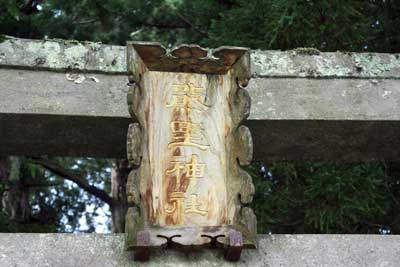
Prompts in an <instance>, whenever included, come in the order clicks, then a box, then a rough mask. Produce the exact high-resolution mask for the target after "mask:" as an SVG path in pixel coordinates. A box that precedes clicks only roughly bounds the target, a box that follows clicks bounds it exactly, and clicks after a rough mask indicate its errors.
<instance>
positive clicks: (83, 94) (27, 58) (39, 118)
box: [0, 38, 400, 160]
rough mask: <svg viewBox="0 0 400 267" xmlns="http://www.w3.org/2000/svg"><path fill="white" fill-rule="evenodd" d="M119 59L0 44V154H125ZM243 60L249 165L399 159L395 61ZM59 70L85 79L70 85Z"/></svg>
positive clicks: (314, 54)
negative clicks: (246, 64)
mask: <svg viewBox="0 0 400 267" xmlns="http://www.w3.org/2000/svg"><path fill="white" fill-rule="evenodd" d="M55 51H56V52H55ZM125 52H126V51H125V47H120V46H108V45H99V44H94V43H85V44H80V43H77V42H70V41H63V40H59V41H57V40H47V41H36V40H24V39H17V38H14V39H10V40H6V41H4V42H2V43H0V154H10V153H11V154H19V155H21V154H49V155H60V156H98V157H124V156H125V155H126V148H125V143H124V142H125V138H126V130H127V128H128V125H129V123H130V122H132V121H131V120H130V119H129V117H130V116H129V112H128V109H127V104H126V94H127V91H128V87H129V86H127V82H128V80H127V77H126V59H125ZM251 56H252V69H253V75H255V76H256V78H253V79H252V80H251V81H250V83H249V85H248V87H247V89H248V90H247V91H248V93H249V94H250V97H251V102H252V110H251V113H250V116H249V120H248V121H247V122H246V124H247V125H248V126H249V128H250V130H251V132H252V133H253V140H254V143H255V146H254V159H255V160H271V159H315V160H318V159H326V160H328V159H335V160H336V159H338V160H370V159H386V160H398V158H399V157H400V150H396V149H393V148H394V147H398V146H399V145H400V136H399V135H400V134H399V133H400V131H399V129H400V122H399V121H400V108H399V107H400V79H399V78H400V69H399V68H400V67H399V66H400V63H399V58H398V55H396V54H371V55H370V54H346V53H318V51H315V50H307V49H301V50H296V51H288V52H280V51H253V52H252V55H251ZM41 57H44V58H45V60H44V61H43V60H36V59H37V58H41ZM115 58H117V61H116V62H117V63H116V65H113V60H114V59H115ZM42 62H44V63H42ZM46 62H47V63H46ZM38 63H40V64H38ZM75 63H76V64H75ZM37 70H42V71H37ZM43 70H51V71H43ZM60 71H64V72H68V73H69V71H74V72H80V74H79V75H84V76H85V77H86V78H85V79H84V80H83V81H82V80H81V81H82V82H80V81H79V80H78V82H80V83H76V82H77V81H76V80H69V78H70V77H69V76H68V77H67V75H66V74H65V73H60ZM101 72H102V73H103V74H99V73H101ZM94 73H95V74H94ZM106 73H108V74H110V73H111V74H113V75H106ZM299 77H300V78H299ZM316 78H317V79H316ZM324 78H329V79H324ZM240 80H241V81H240V83H241V84H245V83H246V80H247V79H246V77H243V79H240ZM240 92H246V91H240ZM244 97H245V96H244ZM242 103H244V102H242ZM236 119H237V120H241V119H242V118H236Z"/></svg>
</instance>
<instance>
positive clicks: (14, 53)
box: [0, 38, 126, 73]
mask: <svg viewBox="0 0 400 267" xmlns="http://www.w3.org/2000/svg"><path fill="white" fill-rule="evenodd" d="M0 67H6V68H10V67H14V68H28V69H42V70H43V69H44V70H52V71H72V70H73V71H83V72H107V73H126V50H125V47H124V46H115V45H104V44H101V43H93V42H78V41H74V40H60V39H48V40H30V39H19V38H8V39H6V40H5V41H3V42H0Z"/></svg>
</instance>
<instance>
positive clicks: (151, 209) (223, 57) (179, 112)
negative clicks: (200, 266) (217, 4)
mask: <svg viewBox="0 0 400 267" xmlns="http://www.w3.org/2000/svg"><path fill="white" fill-rule="evenodd" d="M127 53H128V56H127V58H128V75H129V81H130V83H131V86H130V89H129V92H128V98H127V100H128V105H129V111H130V114H131V115H132V117H133V118H135V121H137V122H134V123H132V124H131V125H130V127H129V130H128V135H127V152H128V159H129V161H130V163H131V165H132V166H133V170H132V172H131V173H130V175H129V178H128V182H127V196H128V205H129V208H128V212H127V217H126V236H127V237H126V247H127V249H128V250H133V255H134V258H135V259H136V260H148V259H149V255H150V254H149V253H150V250H151V249H155V248H162V247H165V246H167V247H174V248H178V249H184V250H185V251H187V250H188V249H196V248H202V247H220V248H224V250H225V257H226V259H227V260H232V261H235V260H238V259H239V258H240V253H241V250H242V248H255V247H256V240H255V235H256V218H255V215H254V212H253V211H252V209H251V208H249V207H248V205H249V203H251V201H252V199H253V195H254V185H253V183H252V178H251V176H250V175H249V174H248V173H247V172H246V171H245V170H244V169H243V166H246V165H248V164H250V162H251V159H252V153H253V142H252V139H251V134H250V131H249V129H248V128H247V127H246V126H244V125H243V121H244V120H245V119H246V118H247V117H248V116H249V112H250V97H249V95H248V93H247V91H246V89H245V87H246V86H247V84H248V81H249V79H250V56H249V51H248V49H246V48H241V47H228V46H225V47H220V48H217V49H204V48H202V47H200V46H198V45H180V46H178V47H176V48H173V49H171V50H167V49H165V48H164V47H163V46H162V45H160V44H159V43H145V42H129V43H128V48H127Z"/></svg>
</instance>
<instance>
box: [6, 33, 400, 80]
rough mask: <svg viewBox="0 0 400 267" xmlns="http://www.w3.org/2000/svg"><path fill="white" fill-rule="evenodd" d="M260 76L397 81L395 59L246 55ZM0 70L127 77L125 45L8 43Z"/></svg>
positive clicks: (309, 52)
mask: <svg viewBox="0 0 400 267" xmlns="http://www.w3.org/2000/svg"><path fill="white" fill-rule="evenodd" d="M251 62H252V72H253V75H255V76H260V77H317V78H323V77H344V78H346V77H347V78H351V77H364V78H370V77H372V78H400V55H399V54H382V53H343V52H336V53H319V51H318V50H315V49H307V48H303V49H295V50H291V51H260V50H253V51H252V53H251ZM0 67H6V68H9V67H15V68H28V69H51V70H54V71H65V70H74V71H83V72H88V71H90V72H107V73H126V71H127V70H126V51H125V47H124V46H113V45H104V44H100V43H93V42H77V41H73V40H55V39H49V40H29V39H19V38H9V39H6V40H5V41H3V42H1V43H0Z"/></svg>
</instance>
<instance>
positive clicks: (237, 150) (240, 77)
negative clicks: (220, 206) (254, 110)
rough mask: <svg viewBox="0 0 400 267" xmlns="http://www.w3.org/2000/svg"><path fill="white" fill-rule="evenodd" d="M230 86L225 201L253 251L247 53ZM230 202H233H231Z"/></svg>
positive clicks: (253, 233)
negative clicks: (228, 171)
mask: <svg viewBox="0 0 400 267" xmlns="http://www.w3.org/2000/svg"><path fill="white" fill-rule="evenodd" d="M231 75H232V77H231V79H232V83H233V84H234V85H235V86H232V88H231V91H230V93H229V105H230V110H231V118H232V123H233V129H232V134H231V137H230V138H231V142H229V143H231V144H232V145H231V146H232V147H231V148H230V161H231V162H230V164H231V165H230V166H231V169H232V173H234V174H235V175H232V177H229V179H231V181H229V183H228V186H229V189H228V192H229V193H230V194H231V195H229V196H228V197H229V198H230V199H231V200H230V201H233V203H234V205H235V206H236V213H235V219H234V226H235V227H236V228H237V229H238V231H240V232H241V233H242V234H243V239H244V240H245V241H244V242H245V243H250V244H252V245H253V247H254V248H255V247H256V246H257V244H256V235H257V220H256V216H255V214H254V212H253V210H252V209H251V208H250V207H248V206H249V205H250V204H251V202H252V201H253V196H254V194H255V187H254V184H253V181H252V177H251V175H250V174H248V173H247V172H246V171H245V170H244V169H243V168H242V167H245V166H248V165H249V164H250V163H251V161H252V158H253V140H252V137H251V133H250V130H249V128H248V127H247V126H245V125H243V122H244V121H245V120H246V119H247V118H248V117H249V115H250V107H251V98H250V96H249V93H248V92H247V90H246V87H247V85H248V83H249V81H250V78H251V69H250V53H249V52H248V51H247V52H246V53H245V54H244V55H243V56H242V57H241V58H240V59H239V60H238V61H237V62H236V64H235V65H234V66H233V67H232V73H231ZM232 199H233V200H232Z"/></svg>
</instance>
